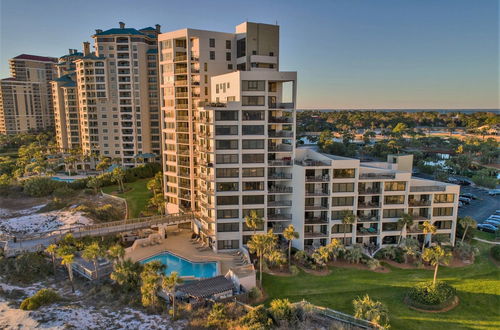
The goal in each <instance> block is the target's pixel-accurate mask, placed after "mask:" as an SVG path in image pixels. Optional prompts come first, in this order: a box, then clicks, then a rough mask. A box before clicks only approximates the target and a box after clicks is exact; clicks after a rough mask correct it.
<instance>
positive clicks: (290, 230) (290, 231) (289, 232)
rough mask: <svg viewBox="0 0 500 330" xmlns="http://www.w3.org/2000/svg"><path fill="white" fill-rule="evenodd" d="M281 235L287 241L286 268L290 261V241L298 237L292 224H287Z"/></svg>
mask: <svg viewBox="0 0 500 330" xmlns="http://www.w3.org/2000/svg"><path fill="white" fill-rule="evenodd" d="M283 237H285V239H286V240H287V241H288V268H290V264H291V261H292V241H293V240H294V239H298V238H299V233H298V232H296V231H295V227H294V226H293V225H289V226H288V227H286V228H285V230H284V231H283Z"/></svg>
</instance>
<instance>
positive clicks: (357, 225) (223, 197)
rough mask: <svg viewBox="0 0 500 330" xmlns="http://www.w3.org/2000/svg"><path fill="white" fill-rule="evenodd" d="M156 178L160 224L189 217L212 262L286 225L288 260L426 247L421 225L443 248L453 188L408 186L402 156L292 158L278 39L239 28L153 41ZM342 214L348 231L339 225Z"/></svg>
mask: <svg viewBox="0 0 500 330" xmlns="http://www.w3.org/2000/svg"><path fill="white" fill-rule="evenodd" d="M158 43H159V54H160V86H161V102H162V121H163V125H164V126H163V134H162V141H163V148H164V149H163V157H162V160H163V169H164V187H165V198H166V207H167V212H168V213H176V212H182V211H189V212H194V213H195V215H196V217H195V218H196V220H195V226H194V230H195V232H196V233H198V234H200V236H202V237H203V239H204V240H205V241H206V243H207V244H209V245H210V246H212V247H213V249H214V250H228V249H237V248H239V247H240V246H242V245H243V244H245V243H246V241H247V240H248V239H249V238H250V237H251V235H252V234H253V233H254V230H253V229H251V228H248V227H247V226H246V225H245V220H244V218H245V216H247V215H249V214H250V212H252V211H255V212H256V213H257V214H258V215H259V216H260V217H262V218H263V219H264V225H263V226H262V227H261V228H257V230H256V231H257V232H263V231H267V230H269V229H273V231H274V232H275V233H278V234H280V233H282V232H283V230H284V228H286V226H288V225H289V224H293V225H294V226H295V228H296V230H297V231H298V232H299V235H300V238H299V239H298V240H295V241H294V242H293V244H294V246H295V247H297V248H299V249H307V248H315V247H317V246H320V245H325V244H328V243H329V242H330V241H331V240H332V239H334V238H338V239H341V240H344V237H345V243H346V244H347V245H350V244H354V243H359V244H364V245H365V246H367V247H368V246H371V247H373V248H376V247H378V246H382V245H387V244H396V243H397V240H398V238H399V236H400V229H401V228H399V225H398V223H397V221H398V219H399V218H400V217H401V216H402V214H404V213H409V214H411V215H413V217H414V219H415V225H414V226H411V227H410V228H407V229H406V230H404V231H403V236H405V237H415V238H418V239H420V240H425V239H427V238H426V237H424V235H423V233H422V232H421V228H420V227H419V226H418V224H419V223H420V222H422V221H425V220H429V221H430V222H432V223H433V224H434V225H435V226H436V227H437V234H438V235H440V237H441V238H442V239H447V240H448V241H450V243H452V244H453V243H454V234H455V229H456V217H457V208H458V195H459V187H458V186H456V185H450V184H445V183H440V182H435V181H428V180H421V179H415V178H412V158H411V156H402V155H396V156H391V157H390V158H389V160H388V162H387V163H361V162H360V161H359V160H357V159H349V158H345V157H337V156H332V155H325V154H322V153H319V152H318V151H315V150H314V149H311V148H295V107H296V94H297V76H296V73H295V72H280V71H279V58H278V55H279V27H278V26H276V25H268V24H258V23H249V22H246V23H243V24H240V25H238V26H237V27H236V32H235V33H221V32H212V31H202V30H193V29H184V30H178V31H174V32H168V33H163V34H160V35H159V37H158ZM346 212H352V213H353V214H354V215H355V219H356V220H355V222H354V223H352V224H350V225H343V224H342V221H341V219H342V215H343V214H345V213H346Z"/></svg>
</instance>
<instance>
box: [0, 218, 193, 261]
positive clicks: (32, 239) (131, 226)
mask: <svg viewBox="0 0 500 330" xmlns="http://www.w3.org/2000/svg"><path fill="white" fill-rule="evenodd" d="M193 219H194V215H193V214H192V213H182V214H181V213H177V214H169V215H159V216H152V217H142V218H135V219H127V220H120V221H112V222H106V223H100V224H94V225H88V226H74V227H68V228H63V229H56V230H54V231H49V232H42V233H36V234H31V235H22V236H15V235H13V236H3V237H0V239H3V240H4V253H5V255H6V256H8V257H11V256H15V255H18V254H20V253H23V252H35V251H42V250H43V249H45V248H46V247H47V246H48V245H49V244H52V243H56V242H57V241H59V240H60V239H62V238H63V237H64V236H66V235H67V234H72V235H73V236H74V237H76V238H81V237H85V236H106V235H111V234H118V233H122V232H127V231H134V230H139V229H146V228H151V227H152V226H156V225H177V224H181V223H187V222H192V221H193Z"/></svg>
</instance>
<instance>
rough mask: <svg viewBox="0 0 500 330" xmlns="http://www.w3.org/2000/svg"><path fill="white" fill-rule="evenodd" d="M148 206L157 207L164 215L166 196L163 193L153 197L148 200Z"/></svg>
mask: <svg viewBox="0 0 500 330" xmlns="http://www.w3.org/2000/svg"><path fill="white" fill-rule="evenodd" d="M148 207H150V208H156V209H157V211H158V213H160V215H163V214H164V210H165V197H164V196H163V195H162V194H159V195H156V196H153V197H151V198H150V199H149V201H148Z"/></svg>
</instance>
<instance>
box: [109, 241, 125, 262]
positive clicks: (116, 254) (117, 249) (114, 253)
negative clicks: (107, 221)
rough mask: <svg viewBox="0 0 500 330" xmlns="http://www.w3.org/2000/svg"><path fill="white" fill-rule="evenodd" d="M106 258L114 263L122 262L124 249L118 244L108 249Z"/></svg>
mask: <svg viewBox="0 0 500 330" xmlns="http://www.w3.org/2000/svg"><path fill="white" fill-rule="evenodd" d="M108 256H109V258H110V259H111V260H113V261H114V262H117V261H120V260H123V257H125V249H124V248H123V246H121V245H120V244H115V245H113V246H111V247H110V248H109V250H108Z"/></svg>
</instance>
